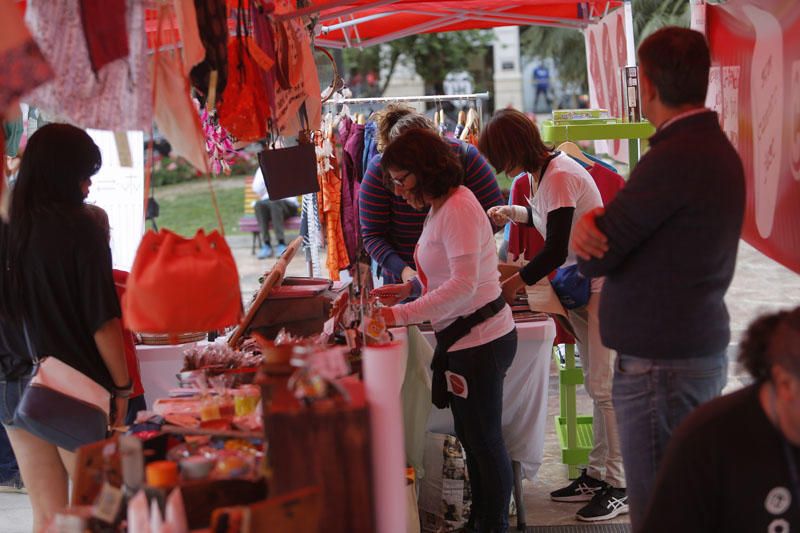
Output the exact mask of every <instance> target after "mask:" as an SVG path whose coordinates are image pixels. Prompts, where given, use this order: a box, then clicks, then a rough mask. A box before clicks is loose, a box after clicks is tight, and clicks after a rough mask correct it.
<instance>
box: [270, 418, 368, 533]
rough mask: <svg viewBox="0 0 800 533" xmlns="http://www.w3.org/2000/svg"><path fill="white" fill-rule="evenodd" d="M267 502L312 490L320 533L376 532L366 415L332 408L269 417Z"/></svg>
mask: <svg viewBox="0 0 800 533" xmlns="http://www.w3.org/2000/svg"><path fill="white" fill-rule="evenodd" d="M264 424H265V428H266V431H267V435H268V439H269V443H270V444H269V449H270V453H269V455H270V463H271V469H272V477H271V478H270V497H277V496H280V495H283V494H287V493H291V492H293V491H295V490H299V489H302V488H303V487H308V486H314V485H317V486H319V487H320V490H321V508H322V509H323V511H322V519H321V520H320V528H319V531H320V532H322V531H324V532H326V533H338V532H341V533H352V532H354V531H375V519H374V512H373V508H374V505H373V501H372V471H371V467H370V461H371V459H370V457H371V455H370V430H369V411H368V409H367V408H366V407H362V408H351V407H342V406H335V407H333V406H332V407H330V408H325V409H318V408H309V409H298V410H290V411H282V412H272V413H270V414H268V415H267V416H266V417H265V421H264Z"/></svg>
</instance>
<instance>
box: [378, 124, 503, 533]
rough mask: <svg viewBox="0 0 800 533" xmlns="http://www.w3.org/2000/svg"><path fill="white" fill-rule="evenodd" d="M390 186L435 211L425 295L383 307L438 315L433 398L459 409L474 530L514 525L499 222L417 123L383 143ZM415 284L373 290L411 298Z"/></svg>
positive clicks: (424, 249)
mask: <svg viewBox="0 0 800 533" xmlns="http://www.w3.org/2000/svg"><path fill="white" fill-rule="evenodd" d="M381 166H382V170H383V175H384V177H385V183H386V187H387V188H391V189H393V190H394V193H395V194H396V195H398V196H401V197H402V198H403V199H404V200H405V201H406V202H408V204H409V205H411V206H412V207H414V208H415V209H418V210H423V209H427V208H430V210H429V212H428V215H427V216H426V218H425V222H424V225H423V229H422V234H421V235H420V238H419V242H418V243H417V246H416V250H415V252H414V258H415V264H416V270H417V274H418V277H419V279H420V281H421V282H422V285H423V294H422V296H421V297H420V298H419V299H417V300H415V301H412V302H410V303H406V304H402V305H394V306H393V307H385V308H382V314H383V318H384V320H385V321H386V323H387V324H389V325H398V326H402V325H408V324H418V323H421V322H425V321H430V322H431V323H432V325H433V329H434V331H435V333H436V341H437V346H436V351H435V352H434V358H433V364H432V368H433V371H434V374H433V390H432V396H433V403H434V405H436V406H437V407H439V408H445V407H447V406H449V407H450V408H451V409H452V411H453V419H454V422H455V429H456V435H457V436H458V438H459V440H460V441H461V443H462V445H463V446H464V449H465V451H466V454H467V468H468V471H469V477H470V485H471V488H472V500H473V501H472V510H471V513H470V519H469V522H468V526H467V530H468V531H479V532H505V531H507V530H508V502H509V498H510V496H511V487H512V482H513V480H512V472H511V460H510V459H509V456H508V452H507V450H506V447H505V443H504V442H503V435H502V432H501V421H502V401H503V379H504V377H505V374H506V371H507V370H508V368H509V367H510V366H511V362H512V360H513V359H514V354H515V352H516V348H517V332H516V328H515V326H514V320H513V318H512V316H511V309H510V307H508V305H506V303H505V301H504V300H503V297H502V295H501V290H500V281H499V272H498V269H497V247H496V244H495V240H494V235H493V233H492V226H491V224H490V222H489V220H488V218H487V217H486V214H485V211H484V210H483V207H482V206H481V204H480V203H479V202H478V200H477V199H476V198H475V195H474V194H473V193H472V192H471V191H470V190H469V189H467V188H466V187H464V186H463V185H462V181H463V172H462V169H461V165H460V163H459V160H458V156H457V155H456V153H455V152H454V151H453V150H452V149H450V147H449V144H448V143H447V141H444V140H443V139H442V138H441V137H440V136H439V135H438V134H437V133H435V132H433V131H431V130H428V129H411V130H408V131H406V132H404V133H403V134H401V135H400V136H398V137H397V138H395V139H394V140H393V141H392V142H391V143H390V144H389V145H388V146H387V147H386V149H385V151H384V153H383V158H382V159H381ZM411 290H412V282H410V281H409V282H406V283H403V284H399V285H388V286H384V287H381V288H379V289H376V290H375V291H373V294H374V295H376V296H378V297H379V298H380V299H381V301H383V302H384V303H386V304H389V305H393V304H397V302H400V301H403V300H405V299H406V298H407V297H408V296H409V294H410V293H411Z"/></svg>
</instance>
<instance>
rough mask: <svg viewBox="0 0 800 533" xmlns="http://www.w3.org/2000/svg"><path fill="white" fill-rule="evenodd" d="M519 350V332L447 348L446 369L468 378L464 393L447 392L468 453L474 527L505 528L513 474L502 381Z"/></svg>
mask: <svg viewBox="0 0 800 533" xmlns="http://www.w3.org/2000/svg"><path fill="white" fill-rule="evenodd" d="M516 352H517V331H516V330H514V331H511V332H509V333H508V334H507V335H503V336H502V337H500V338H499V339H496V340H493V341H491V342H488V343H486V344H483V345H481V346H476V347H474V348H468V349H466V350H457V351H455V352H450V354H449V364H448V369H449V370H450V371H451V372H454V373H456V374H460V375H461V376H463V377H464V378H465V379H466V381H467V390H468V393H467V397H466V398H461V397H459V396H455V395H451V398H450V409H452V411H453V421H454V425H455V430H456V436H457V437H458V440H460V441H461V444H462V445H463V446H464V450H465V451H466V452H467V471H468V472H469V483H470V488H471V489H472V509H471V512H470V524H472V526H473V527H477V531H480V532H481V533H483V532H492V533H504V532H505V531H507V530H508V502H509V501H510V498H511V489H512V486H513V483H514V481H513V473H512V471H511V459H510V458H509V456H508V451H507V450H506V445H505V442H504V441H503V432H502V419H503V379H504V378H505V376H506V371H507V370H508V368H509V367H510V366H511V362H512V361H513V360H514V354H516Z"/></svg>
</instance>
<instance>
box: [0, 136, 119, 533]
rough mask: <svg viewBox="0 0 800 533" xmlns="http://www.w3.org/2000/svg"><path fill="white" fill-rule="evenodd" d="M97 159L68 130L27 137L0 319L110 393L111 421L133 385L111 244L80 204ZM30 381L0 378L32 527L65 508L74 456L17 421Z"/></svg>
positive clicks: (0, 272)
mask: <svg viewBox="0 0 800 533" xmlns="http://www.w3.org/2000/svg"><path fill="white" fill-rule="evenodd" d="M101 163H102V161H101V156H100V150H99V149H98V147H97V146H96V145H95V143H94V142H93V141H92V139H91V137H89V135H87V134H86V132H84V131H83V130H81V129H79V128H76V127H74V126H70V125H67V124H50V125H47V126H44V127H42V128H41V129H39V130H37V131H36V133H34V134H33V135H32V136H31V138H30V139H29V141H28V144H27V148H26V150H25V154H24V155H23V157H22V163H21V166H20V171H19V175H18V177H17V181H16V183H15V185H14V189H13V191H12V198H11V209H10V217H9V221H8V223H7V224H2V227H1V229H0V265H2V267H3V268H2V269H0V314H1V315H2V320H4V321H5V322H6V323H7V324H10V325H12V326H13V327H15V328H16V329H17V330H18V331H23V330H25V331H27V334H28V336H29V339H30V348H31V349H32V350H34V351H35V353H36V355H37V357H38V358H44V357H54V358H56V359H58V360H60V361H61V362H63V363H66V364H67V365H69V366H71V367H73V368H74V369H76V370H78V371H80V372H82V373H83V374H85V375H86V376H88V377H89V378H91V379H92V380H94V381H95V382H96V383H98V384H100V385H102V386H103V387H105V388H106V389H107V390H108V391H109V392H111V394H112V397H113V401H112V404H113V405H112V406H111V412H112V424H116V423H119V422H121V419H122V417H124V415H125V412H126V404H127V395H128V394H129V390H130V387H131V384H130V380H129V376H128V371H127V368H126V366H125V357H124V348H123V341H122V329H121V326H120V322H119V317H120V308H119V302H118V301H117V297H116V293H115V289H114V280H113V277H112V272H111V251H110V249H109V247H108V241H107V240H106V238H105V236H104V235H103V232H102V230H101V229H100V228H99V227H98V226H97V224H96V223H95V222H94V220H93V219H92V217H91V216H90V215H89V214H88V213H87V212H86V210H85V209H83V207H82V206H83V201H84V199H85V198H86V196H87V195H88V193H89V187H90V186H91V183H92V182H91V178H92V176H93V175H94V174H95V173H96V172H97V171H98V170H99V169H100V165H101ZM16 355H17V356H19V354H16ZM26 355H27V354H26ZM27 379H29V376H28V377H22V378H19V379H16V380H12V381H3V386H4V388H5V390H4V391H0V392H2V394H1V395H0V403H2V405H0V407H2V409H0V411H2V412H3V414H4V417H3V420H2V423H3V425H4V426H6V428H7V430H8V436H9V439H10V440H11V445H12V447H13V449H14V453H15V454H16V456H17V461H18V463H19V466H20V471H21V473H22V479H23V481H24V483H25V486H26V488H27V489H28V494H29V496H30V499H31V505H32V507H33V518H34V531H39V530H40V529H42V528H43V527H44V526H45V524H46V523H47V520H48V519H49V517H50V516H52V515H53V513H55V512H57V511H58V510H60V509H62V508H63V507H65V506H66V504H67V500H68V498H67V488H68V479H69V476H71V475H72V471H73V468H74V460H75V457H74V453H72V452H71V451H69V450H65V449H62V448H59V447H57V446H56V445H55V444H52V443H50V442H48V441H47V440H44V439H42V438H40V437H38V436H35V435H34V434H33V433H30V432H29V431H28V430H26V429H23V428H21V427H16V426H15V425H14V419H13V413H14V411H15V410H16V407H17V404H18V403H19V400H20V396H21V394H22V393H23V391H24V384H25V382H26V381H27ZM55 408H57V406H54V409H55Z"/></svg>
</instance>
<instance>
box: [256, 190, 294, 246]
mask: <svg viewBox="0 0 800 533" xmlns="http://www.w3.org/2000/svg"><path fill="white" fill-rule="evenodd" d="M253 210H254V211H255V212H256V220H258V227H259V229H260V230H261V240H262V241H263V242H264V244H270V237H269V224H270V222H272V228H273V230H274V231H275V238H276V239H277V240H278V242H285V241H284V239H285V237H284V233H283V221H284V220H285V219H286V217H291V216H295V215H297V207H296V206H295V205H293V204H291V203H289V201H288V200H259V201H257V202H256V203H255V205H254V206H253Z"/></svg>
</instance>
